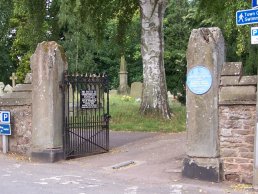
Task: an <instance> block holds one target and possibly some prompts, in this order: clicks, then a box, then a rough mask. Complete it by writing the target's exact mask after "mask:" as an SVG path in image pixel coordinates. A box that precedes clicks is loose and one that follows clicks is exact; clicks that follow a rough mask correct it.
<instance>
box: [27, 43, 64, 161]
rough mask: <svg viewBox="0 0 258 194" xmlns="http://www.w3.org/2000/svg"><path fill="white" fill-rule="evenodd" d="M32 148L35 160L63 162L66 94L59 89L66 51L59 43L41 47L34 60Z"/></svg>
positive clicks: (32, 67) (46, 44) (41, 45)
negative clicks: (64, 96)
mask: <svg viewBox="0 0 258 194" xmlns="http://www.w3.org/2000/svg"><path fill="white" fill-rule="evenodd" d="M31 69H32V148H31V156H32V159H34V160H40V161H44V162H54V161H56V160H59V159H61V158H63V152H62V151H63V150H62V145H63V142H62V130H63V94H62V90H61V87H60V83H62V79H63V72H64V70H66V69H67V61H66V57H65V54H64V51H63V49H62V47H61V46H60V45H58V44H57V43H56V42H42V43H40V44H38V46H37V49H36V51H35V53H34V54H33V55H32V57H31Z"/></svg>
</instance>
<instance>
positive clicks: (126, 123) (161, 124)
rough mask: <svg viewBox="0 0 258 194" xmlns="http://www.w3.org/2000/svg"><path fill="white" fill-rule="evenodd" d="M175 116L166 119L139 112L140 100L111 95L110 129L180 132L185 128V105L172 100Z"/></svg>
mask: <svg viewBox="0 0 258 194" xmlns="http://www.w3.org/2000/svg"><path fill="white" fill-rule="evenodd" d="M170 104H171V106H170V107H171V110H172V113H173V117H172V119H171V120H164V119H160V118H156V117H154V116H144V115H141V114H140V113H139V108H140V102H137V101H136V100H135V99H134V98H130V97H128V96H119V95H110V114H111V120H110V129H111V130H114V131H148V132H180V131H184V130H185V123H186V110H185V106H184V105H181V104H180V103H178V102H175V101H173V102H171V103H170Z"/></svg>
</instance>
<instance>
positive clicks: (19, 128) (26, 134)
mask: <svg viewBox="0 0 258 194" xmlns="http://www.w3.org/2000/svg"><path fill="white" fill-rule="evenodd" d="M1 109H2V110H9V111H10V112H11V130H12V134H11V136H9V151H11V152H16V153H21V154H25V155H28V154H29V148H30V144H31V118H32V115H31V106H29V105H24V106H2V107H1ZM0 148H1V149H2V138H0Z"/></svg>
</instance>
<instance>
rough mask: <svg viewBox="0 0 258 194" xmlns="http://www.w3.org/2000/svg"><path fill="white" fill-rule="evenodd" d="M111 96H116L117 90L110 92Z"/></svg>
mask: <svg viewBox="0 0 258 194" xmlns="http://www.w3.org/2000/svg"><path fill="white" fill-rule="evenodd" d="M109 94H110V95H115V94H117V90H110V91H109Z"/></svg>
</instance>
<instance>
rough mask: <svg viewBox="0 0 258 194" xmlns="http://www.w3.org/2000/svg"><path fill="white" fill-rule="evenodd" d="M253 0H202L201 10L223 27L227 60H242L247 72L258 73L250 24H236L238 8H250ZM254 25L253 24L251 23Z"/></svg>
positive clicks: (215, 23) (255, 50)
mask: <svg viewBox="0 0 258 194" xmlns="http://www.w3.org/2000/svg"><path fill="white" fill-rule="evenodd" d="M250 7H251V0H246V1H238V0H232V1H220V0H213V1H207V0H200V5H199V10H204V12H205V14H206V16H210V17H212V19H213V21H214V25H215V26H218V27H220V28H221V29H222V31H223V34H224V37H225V40H226V44H227V61H242V62H243V65H244V71H245V73H246V74H250V75H255V74H257V58H256V57H255V56H257V55H258V52H257V49H256V47H255V45H250V38H251V37H250V25H244V26H236V18H235V14H236V11H237V10H244V9H250ZM251 26H252V25H251Z"/></svg>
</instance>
